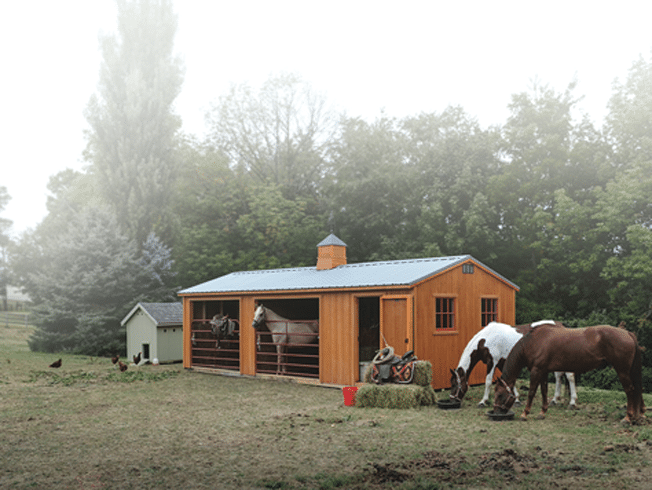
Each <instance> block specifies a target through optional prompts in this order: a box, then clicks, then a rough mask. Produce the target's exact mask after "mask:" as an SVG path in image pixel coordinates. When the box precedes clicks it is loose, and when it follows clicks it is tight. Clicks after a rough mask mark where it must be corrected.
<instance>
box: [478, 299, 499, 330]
mask: <svg viewBox="0 0 652 490" xmlns="http://www.w3.org/2000/svg"><path fill="white" fill-rule="evenodd" d="M481 302H482V304H481V307H480V309H481V317H482V326H483V327H485V326H487V325H489V324H490V323H491V322H495V321H497V320H498V299H497V298H482V299H481Z"/></svg>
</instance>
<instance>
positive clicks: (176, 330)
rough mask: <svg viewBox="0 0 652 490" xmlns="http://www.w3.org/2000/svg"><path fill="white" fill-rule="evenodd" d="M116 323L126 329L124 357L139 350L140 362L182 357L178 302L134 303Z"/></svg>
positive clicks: (177, 359)
mask: <svg viewBox="0 0 652 490" xmlns="http://www.w3.org/2000/svg"><path fill="white" fill-rule="evenodd" d="M120 324H121V325H122V326H123V327H126V330H127V359H130V360H131V359H133V356H135V355H137V354H138V353H139V352H141V353H142V354H141V362H142V360H147V361H150V362H151V361H153V360H154V359H157V360H158V362H176V361H182V360H183V306H182V304H181V303H138V304H137V305H136V306H134V307H133V309H132V310H131V311H130V312H129V313H128V314H127V316H125V317H124V319H123V320H122V322H120Z"/></svg>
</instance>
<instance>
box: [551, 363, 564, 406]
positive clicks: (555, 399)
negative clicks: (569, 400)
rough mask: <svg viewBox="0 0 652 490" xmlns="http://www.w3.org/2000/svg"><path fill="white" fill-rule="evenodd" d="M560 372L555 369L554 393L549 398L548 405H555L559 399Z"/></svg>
mask: <svg viewBox="0 0 652 490" xmlns="http://www.w3.org/2000/svg"><path fill="white" fill-rule="evenodd" d="M562 375H563V374H562V373H560V372H559V371H555V395H554V396H553V397H552V400H550V405H557V403H560V401H561V387H562Z"/></svg>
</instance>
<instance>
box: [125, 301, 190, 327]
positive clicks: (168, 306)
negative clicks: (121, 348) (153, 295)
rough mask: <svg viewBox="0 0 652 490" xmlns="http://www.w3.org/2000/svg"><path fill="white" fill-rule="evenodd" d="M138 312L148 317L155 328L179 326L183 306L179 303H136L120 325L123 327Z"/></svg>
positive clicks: (181, 319) (181, 321)
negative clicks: (140, 311)
mask: <svg viewBox="0 0 652 490" xmlns="http://www.w3.org/2000/svg"><path fill="white" fill-rule="evenodd" d="M138 310H142V311H143V312H144V313H145V314H146V315H147V316H148V317H150V318H151V319H152V321H153V322H154V324H155V325H156V326H157V327H165V326H168V325H169V326H172V325H181V324H182V323H183V305H182V304H181V303H138V304H137V305H136V306H134V307H133V308H132V309H131V311H130V312H129V313H127V316H125V317H124V318H123V319H122V321H121V322H120V325H122V326H123V327H124V325H125V323H127V322H128V321H129V319H130V318H131V317H132V316H134V314H135V313H136V312H137V311H138Z"/></svg>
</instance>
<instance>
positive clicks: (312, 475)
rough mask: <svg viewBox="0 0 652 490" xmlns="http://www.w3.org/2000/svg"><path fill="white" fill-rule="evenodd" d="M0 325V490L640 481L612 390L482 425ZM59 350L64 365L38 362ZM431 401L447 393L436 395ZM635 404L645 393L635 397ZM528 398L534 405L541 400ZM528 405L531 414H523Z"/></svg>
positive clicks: (640, 444)
mask: <svg viewBox="0 0 652 490" xmlns="http://www.w3.org/2000/svg"><path fill="white" fill-rule="evenodd" d="M29 333H30V330H29V328H26V327H24V326H21V327H19V326H12V327H9V328H7V327H5V326H2V327H0V393H1V397H0V461H1V462H2V464H1V465H0V488H2V489H10V488H19V489H23V488H39V489H41V488H47V489H55V488H56V489H68V488H69V489H90V488H95V489H97V488H107V489H109V488H110V489H113V488H115V489H132V488H133V489H149V488H152V489H154V488H157V489H158V488H175V489H176V488H179V489H181V488H183V489H196V488H197V489H199V488H205V489H217V488H227V489H230V488H277V489H299V488H310V489H313V488H319V489H330V488H352V489H362V488H369V489H389V488H393V489H394V488H398V489H436V488H480V487H489V488H527V487H537V488H569V489H570V488H627V489H631V488H649V486H650V481H652V425H648V424H647V423H644V424H642V425H638V426H624V425H622V424H621V423H620V420H621V419H622V418H623V416H624V414H625V413H624V404H625V396H624V394H623V393H622V392H604V391H597V390H588V389H582V388H580V390H579V404H580V410H577V411H570V410H567V409H565V408H554V407H553V408H551V409H550V410H549V412H548V416H547V417H546V419H545V420H534V418H532V419H531V420H530V421H528V422H520V421H511V422H493V421H490V420H488V418H487V417H486V415H485V413H486V409H478V408H476V404H477V402H478V401H479V399H480V397H481V392H480V388H473V389H471V390H470V392H469V394H468V395H467V399H465V401H464V404H463V408H462V409H461V410H457V411H444V410H440V409H438V408H436V407H424V408H421V409H411V410H391V409H362V408H354V407H345V406H344V404H343V396H342V392H341V391H340V390H336V389H329V388H322V387H316V386H309V385H302V384H297V383H291V382H281V381H273V380H262V379H251V378H240V377H226V376H213V375H206V374H200V373H196V372H191V371H185V370H183V368H182V367H181V366H180V365H179V364H174V365H165V366H142V367H135V366H130V367H129V369H128V370H127V371H126V372H125V373H120V372H119V371H118V370H117V369H115V367H114V366H113V365H112V364H111V361H110V360H109V359H106V358H90V357H87V356H72V355H52V354H47V355H46V354H40V353H32V352H29V350H28V348H27V344H26V340H27V338H28V336H29ZM59 357H61V358H62V359H63V366H62V367H61V368H60V369H58V370H55V369H51V368H48V365H49V364H50V363H51V362H52V361H55V360H56V359H58V358H59ZM438 396H447V394H446V393H438ZM645 400H646V404H647V405H648V406H650V405H652V399H651V398H650V397H649V396H648V395H647V394H646V395H645ZM537 407H538V405H537V406H535V410H537ZM533 413H536V412H535V411H533Z"/></svg>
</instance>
